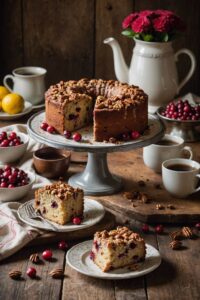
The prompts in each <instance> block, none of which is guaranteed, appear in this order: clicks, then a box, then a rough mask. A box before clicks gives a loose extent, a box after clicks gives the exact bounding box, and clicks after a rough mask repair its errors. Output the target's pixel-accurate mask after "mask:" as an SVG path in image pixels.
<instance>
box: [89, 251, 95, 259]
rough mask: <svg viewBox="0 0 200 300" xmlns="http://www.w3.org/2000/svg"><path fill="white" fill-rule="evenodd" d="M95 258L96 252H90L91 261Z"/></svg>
mask: <svg viewBox="0 0 200 300" xmlns="http://www.w3.org/2000/svg"><path fill="white" fill-rule="evenodd" d="M94 257H95V254H94V252H93V251H90V259H91V260H94Z"/></svg>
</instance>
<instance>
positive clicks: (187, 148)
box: [181, 146, 193, 159]
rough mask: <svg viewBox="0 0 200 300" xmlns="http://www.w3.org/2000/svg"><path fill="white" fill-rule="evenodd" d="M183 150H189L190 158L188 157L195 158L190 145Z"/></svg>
mask: <svg viewBox="0 0 200 300" xmlns="http://www.w3.org/2000/svg"><path fill="white" fill-rule="evenodd" d="M181 151H187V152H188V153H189V155H190V156H189V158H188V159H192V158H193V152H192V148H191V147H189V146H185V147H183V148H182V150H181Z"/></svg>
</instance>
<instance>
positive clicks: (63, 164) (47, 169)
mask: <svg viewBox="0 0 200 300" xmlns="http://www.w3.org/2000/svg"><path fill="white" fill-rule="evenodd" d="M70 157H71V152H70V151H66V150H61V149H55V148H51V147H46V148H41V149H39V150H37V151H35V152H34V153H33V164H34V167H35V170H36V172H37V173H38V174H40V175H42V176H44V177H46V178H50V179H51V178H58V177H60V176H65V175H66V172H67V170H68V168H69V164H70Z"/></svg>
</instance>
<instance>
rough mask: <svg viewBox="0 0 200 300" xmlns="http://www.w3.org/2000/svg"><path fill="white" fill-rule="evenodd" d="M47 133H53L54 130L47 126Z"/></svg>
mask: <svg viewBox="0 0 200 300" xmlns="http://www.w3.org/2000/svg"><path fill="white" fill-rule="evenodd" d="M47 132H48V133H55V128H54V127H53V126H50V125H49V126H48V127H47Z"/></svg>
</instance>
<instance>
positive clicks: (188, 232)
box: [182, 227, 194, 239]
mask: <svg viewBox="0 0 200 300" xmlns="http://www.w3.org/2000/svg"><path fill="white" fill-rule="evenodd" d="M182 235H183V236H184V237H186V238H189V239H192V238H193V237H194V234H193V232H192V230H191V228H190V227H183V228H182Z"/></svg>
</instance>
